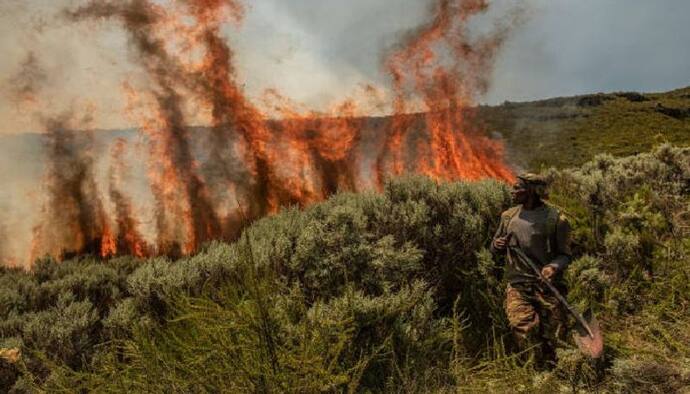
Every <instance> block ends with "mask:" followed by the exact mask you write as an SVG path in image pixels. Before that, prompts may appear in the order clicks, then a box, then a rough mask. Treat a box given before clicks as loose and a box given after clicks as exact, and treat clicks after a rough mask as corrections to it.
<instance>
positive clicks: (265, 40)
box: [0, 0, 690, 133]
mask: <svg viewBox="0 0 690 394" xmlns="http://www.w3.org/2000/svg"><path fill="white" fill-rule="evenodd" d="M80 2H81V1H80V0H0V53H2V56H1V57H0V84H1V85H0V133H7V132H22V131H40V130H39V129H40V124H39V123H37V122H36V117H35V116H34V112H33V110H32V109H31V108H27V107H26V106H19V105H17V104H16V102H15V100H13V99H12V96H13V94H12V93H13V91H12V90H13V89H14V85H15V84H12V83H11V82H12V80H13V78H14V76H15V75H16V74H17V72H18V71H19V70H20V69H21V64H22V63H23V62H24V61H25V60H26V58H27V55H28V53H29V52H30V51H33V52H34V53H35V55H36V59H37V62H38V63H39V64H40V65H41V66H42V67H43V68H44V70H45V74H46V75H45V78H44V83H43V85H42V88H41V89H42V90H41V95H40V96H41V104H40V107H41V111H42V112H44V113H51V112H52V113H59V112H61V111H65V110H68V109H73V108H74V107H81V106H85V105H89V106H95V108H97V111H96V112H97V113H98V117H97V119H96V120H95V122H96V125H97V126H99V127H103V128H108V127H123V126H126V125H127V122H126V120H124V119H123V118H122V115H121V113H122V106H123V100H122V92H121V88H120V86H121V82H122V81H123V80H125V79H128V78H133V77H132V75H133V74H132V72H133V69H134V68H133V67H132V65H131V64H130V63H129V60H128V56H127V51H126V40H125V38H124V35H123V34H122V33H121V32H120V31H119V29H118V27H117V26H116V25H115V24H112V23H111V24H108V23H105V24H101V26H102V27H100V28H98V29H94V26H93V25H92V26H87V25H85V24H82V25H67V24H65V23H64V22H62V21H61V20H60V19H59V18H56V17H55V14H56V13H57V12H58V11H59V10H60V9H62V8H64V7H66V6H69V5H74V4H79V3H80ZM427 3H428V1H426V0H375V1H374V0H347V1H344V0H253V1H247V4H249V7H248V13H247V17H246V20H245V22H244V24H243V26H242V27H241V28H240V29H236V28H233V27H228V28H227V29H226V34H227V36H228V39H229V40H230V41H231V42H232V45H233V47H234V48H235V49H236V51H237V67H238V70H239V73H240V77H241V79H242V80H243V81H245V82H246V89H247V91H248V93H249V94H250V95H252V96H256V95H259V94H260V92H262V91H263V90H264V89H266V88H277V90H279V91H280V92H282V93H283V94H284V95H286V96H288V97H290V98H292V99H294V100H296V101H299V102H303V103H306V104H307V105H309V106H312V107H317V108H318V107H324V106H326V105H327V103H329V102H333V101H336V100H338V99H342V98H343V97H345V96H347V95H356V93H357V91H358V89H359V88H360V86H361V85H362V84H365V83H372V84H375V85H380V86H385V83H386V78H385V75H384V74H383V73H382V72H381V67H380V64H381V59H382V56H383V54H384V53H385V50H386V48H390V46H391V45H392V44H393V43H395V42H396V39H397V38H398V37H399V36H400V34H401V33H403V32H405V31H406V30H409V29H411V28H414V27H415V26H416V25H418V24H419V23H420V22H422V21H423V20H424V16H425V15H426V10H427ZM515 3H516V2H513V1H508V0H502V1H498V4H497V9H496V12H495V13H496V14H497V15H500V14H501V10H504V9H507V8H510V7H511V6H514V4H515ZM520 4H523V6H524V7H525V10H526V12H525V21H524V23H523V24H522V25H520V26H518V27H517V28H516V29H515V30H514V31H513V34H511V36H510V39H509V40H508V41H507V42H506V43H505V46H504V48H503V49H502V50H501V51H500V53H499V57H498V59H497V63H496V68H495V71H494V74H493V85H492V87H491V89H490V91H489V93H488V94H487V96H486V97H484V98H483V99H482V101H483V102H487V103H499V102H501V101H503V100H532V99H539V98H546V97H552V96H564V95H573V94H580V93H588V92H599V91H613V90H640V91H663V90H669V89H673V88H677V87H681V86H686V85H690V45H689V44H688V43H690V29H688V28H687V23H688V21H687V16H688V15H690V1H688V0H657V1H650V0H527V1H521V2H520ZM488 23H490V18H488V19H487V21H485V24H488ZM480 25H482V23H478V26H479V27H481V26H480Z"/></svg>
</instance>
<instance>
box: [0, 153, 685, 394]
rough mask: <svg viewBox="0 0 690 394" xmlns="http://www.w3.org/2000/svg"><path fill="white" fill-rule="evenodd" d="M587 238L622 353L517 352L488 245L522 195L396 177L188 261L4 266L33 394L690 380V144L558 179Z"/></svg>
mask: <svg viewBox="0 0 690 394" xmlns="http://www.w3.org/2000/svg"><path fill="white" fill-rule="evenodd" d="M546 174H547V176H549V177H550V178H551V179H552V181H553V187H552V190H551V197H550V201H551V203H553V204H554V205H557V206H559V207H560V208H561V209H562V210H563V211H564V212H566V213H567V215H568V217H569V219H570V221H571V222H572V223H573V227H574V239H575V244H576V251H577V256H578V258H577V260H576V261H574V262H573V264H572V265H571V267H570V268H569V269H568V271H567V273H566V277H565V279H566V280H567V282H568V284H569V288H570V292H569V298H570V299H571V300H572V301H573V302H574V303H576V304H578V305H579V306H580V307H591V308H593V309H594V310H595V311H596V314H597V315H598V317H599V319H600V320H601V321H602V324H603V327H604V331H605V333H606V341H607V348H606V357H605V359H603V360H600V361H599V362H592V361H590V360H587V359H585V358H583V357H582V356H581V355H579V353H578V352H577V350H576V349H575V348H574V346H573V345H572V344H564V345H563V349H561V350H560V351H559V362H558V365H557V367H556V368H555V369H553V370H547V371H543V370H541V371H540V370H536V368H535V366H534V365H532V364H529V363H527V364H525V363H524V362H522V361H521V360H520V355H519V354H516V353H514V351H513V349H514V346H513V343H512V338H511V335H510V333H509V331H508V328H507V324H506V321H505V317H504V313H503V309H502V308H503V289H504V287H505V284H504V283H503V282H502V279H501V275H500V272H501V271H500V269H498V265H497V263H496V262H494V259H492V256H491V255H490V253H489V252H488V250H487V246H488V244H489V240H490V238H491V236H492V233H493V231H494V230H495V228H496V226H497V224H498V218H499V214H500V212H501V211H502V210H503V209H505V208H507V207H508V206H509V204H510V202H509V193H508V187H507V185H505V184H502V183H499V182H495V181H483V182H475V183H463V182H459V183H443V184H437V183H435V182H433V181H431V180H428V179H424V178H417V177H413V178H405V179H399V180H395V181H392V182H390V183H389V184H388V185H387V186H386V187H385V190H384V191H383V193H380V194H376V193H363V194H339V195H336V196H334V197H333V198H331V199H329V200H328V201H326V202H324V203H321V204H317V205H314V206H311V207H309V208H307V209H305V210H303V211H300V210H297V209H287V210H285V211H283V212H282V213H280V214H278V215H275V216H273V217H269V218H266V219H263V220H261V221H259V222H257V223H255V224H253V225H252V226H250V227H248V229H247V230H246V231H245V232H244V234H243V235H242V237H241V239H240V240H239V241H237V242H235V243H233V244H223V243H213V244H210V245H207V246H206V247H205V249H204V250H203V251H202V252H200V253H199V254H197V255H195V256H192V257H189V258H184V259H181V260H178V261H168V260H166V259H164V258H157V259H151V260H147V261H137V260H136V259H134V258H130V257H126V258H118V259H113V260H110V261H108V262H105V263H103V262H99V261H97V260H95V259H92V258H81V259H75V260H71V261H67V262H64V263H61V264H57V263H55V262H53V261H50V260H49V259H44V260H40V261H38V262H37V263H36V265H35V266H34V269H33V271H32V272H30V273H27V272H24V271H19V270H15V269H7V268H5V269H3V270H2V272H1V274H0V338H1V339H0V341H2V343H0V347H3V348H19V349H21V353H22V355H21V358H20V360H19V361H18V362H16V363H11V362H9V361H6V360H0V363H2V365H0V387H2V388H3V390H11V391H14V392H41V391H49V392H75V391H84V392H86V391H92V390H94V391H99V392H125V391H127V392H129V391H131V392H154V393H155V392H160V393H163V392H166V393H167V392H245V391H259V392H319V391H348V392H359V391H364V392H367V391H369V392H428V391H438V392H453V391H460V392H484V391H492V392H554V391H563V392H577V391H582V392H591V391H593V390H600V391H603V392H631V391H642V392H660V393H667V392H674V391H680V390H682V389H683V388H687V387H688V386H690V346H688V343H690V313H689V311H690V309H689V308H690V280H689V278H690V213H688V212H689V211H690V209H689V208H690V149H683V148H672V147H670V146H661V147H659V148H657V149H656V150H654V152H653V153H648V154H640V155H637V156H632V157H626V158H614V157H612V156H608V155H604V156H598V157H597V158H596V159H595V160H593V161H591V162H588V163H586V164H584V165H583V166H582V167H580V168H575V169H568V170H549V171H546Z"/></svg>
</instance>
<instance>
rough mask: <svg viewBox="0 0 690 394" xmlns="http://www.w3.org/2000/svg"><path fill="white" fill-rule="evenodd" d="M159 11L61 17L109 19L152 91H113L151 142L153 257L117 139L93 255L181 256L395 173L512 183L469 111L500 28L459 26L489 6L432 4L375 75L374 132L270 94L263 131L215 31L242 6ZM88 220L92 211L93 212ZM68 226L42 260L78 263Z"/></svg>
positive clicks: (225, 2) (204, 1) (354, 111)
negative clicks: (380, 108) (381, 88)
mask: <svg viewBox="0 0 690 394" xmlns="http://www.w3.org/2000/svg"><path fill="white" fill-rule="evenodd" d="M168 3H169V4H166V5H167V6H165V7H164V6H163V5H161V4H160V2H158V1H154V0H130V1H123V2H120V1H118V2H115V1H96V0H92V1H90V2H88V3H87V4H86V5H85V6H83V7H81V8H79V9H77V10H75V11H73V12H70V13H69V16H70V17H71V18H72V19H73V20H82V19H86V18H99V19H100V18H110V19H115V20H117V21H119V22H120V23H121V24H122V25H123V26H124V28H125V30H126V31H127V32H128V34H129V37H130V42H131V43H132V46H133V49H134V50H135V51H134V53H136V55H137V59H138V61H139V63H140V64H141V65H142V67H143V69H144V70H145V71H146V73H147V75H148V77H149V80H150V81H149V82H150V84H149V88H148V89H141V88H139V89H137V88H134V87H133V86H132V85H130V84H125V86H124V90H125V94H126V96H127V100H128V103H129V105H128V110H127V116H128V117H129V118H130V119H134V120H135V121H136V122H137V123H138V124H139V126H140V129H141V131H142V132H143V133H144V134H145V135H146V136H147V137H148V141H149V143H150V145H149V163H148V172H149V179H150V184H151V189H152V191H153V194H154V200H155V209H154V211H155V221H156V230H157V234H156V237H157V239H156V241H155V246H149V245H148V244H147V243H146V242H145V241H144V240H143V238H142V237H141V235H140V233H139V231H138V224H139V223H138V221H137V220H136V219H135V218H134V217H133V210H132V208H131V201H130V200H129V198H127V197H126V196H125V195H124V194H123V192H122V191H123V190H124V187H123V185H122V184H121V182H120V179H119V178H120V176H121V175H122V174H123V173H125V172H126V166H125V165H124V162H123V151H124V142H123V141H118V142H117V143H116V145H115V147H114V148H113V152H112V158H113V168H111V177H110V198H111V201H112V202H113V203H114V206H115V217H114V218H109V217H108V215H105V214H104V215H102V216H99V218H100V219H99V221H100V222H102V223H101V224H99V226H96V227H98V228H99V229H100V230H99V231H100V237H99V244H100V249H99V253H100V255H101V256H102V257H110V256H115V255H119V254H125V253H128V254H134V255H136V256H148V255H151V254H156V253H160V254H168V255H180V254H183V255H186V254H190V253H193V252H195V251H196V250H198V248H199V247H200V245H201V244H202V243H204V242H206V241H209V240H213V239H232V238H234V237H236V236H237V235H238V234H239V231H240V229H241V228H242V226H243V225H245V224H246V221H247V219H248V220H252V219H256V218H258V217H261V216H264V215H266V214H269V213H272V212H276V211H277V210H278V209H279V208H280V207H281V206H284V205H290V204H298V205H302V206H303V205H307V204H311V203H314V202H317V201H320V200H323V199H325V198H327V197H328V196H330V195H331V194H333V193H336V192H338V191H342V190H348V191H359V190H362V189H364V188H367V187H371V186H374V187H379V188H380V187H382V185H383V183H384V182H385V181H386V179H388V178H389V177H392V176H398V175H402V174H405V173H419V174H425V175H428V176H430V177H432V178H434V179H437V180H439V181H441V180H459V179H470V180H474V179H480V178H486V177H491V178H498V179H503V180H512V179H513V174H512V171H511V170H510V168H509V167H508V166H507V165H506V164H505V163H504V161H503V147H502V145H501V143H500V142H499V141H494V140H491V139H490V138H488V137H486V136H485V135H483V133H482V130H481V129H480V128H479V127H478V126H477V124H476V122H474V121H473V116H474V110H473V109H472V107H473V106H474V105H475V100H476V97H478V96H479V95H481V94H483V93H485V91H486V89H487V86H488V80H489V76H490V71H491V65H492V64H493V60H494V57H495V54H496V53H497V51H498V49H499V48H500V46H501V43H502V42H503V39H504V38H505V36H506V34H507V31H508V29H507V28H499V29H498V30H496V31H495V32H493V33H491V34H488V35H484V36H479V37H473V36H471V35H470V34H469V31H468V27H467V23H468V21H469V20H471V19H472V18H473V17H475V16H476V15H479V14H482V13H484V12H485V11H486V10H487V9H488V7H489V4H488V1H486V0H437V1H436V7H435V8H434V12H433V14H432V15H431V18H430V20H429V22H428V23H427V24H425V25H424V26H421V27H420V28H419V29H418V30H417V32H416V34H414V35H410V36H409V37H408V38H407V39H406V40H405V41H404V42H402V43H401V45H399V46H398V47H396V48H398V49H396V50H395V51H393V52H392V53H390V54H389V56H388V57H387V58H386V61H385V66H386V70H387V72H388V74H389V75H390V78H391V81H392V93H393V99H392V102H391V103H389V104H390V107H391V108H392V110H393V114H392V116H391V117H389V118H388V119H387V120H383V121H378V120H377V121H374V120H370V119H367V118H365V117H362V116H361V115H360V114H358V110H359V108H360V105H359V104H360V103H357V102H356V101H355V100H353V99H347V98H346V99H344V100H342V101H341V103H340V104H338V105H336V106H334V108H333V109H332V110H331V111H326V112H317V111H311V110H308V109H305V108H303V107H302V106H300V105H297V104H295V103H292V102H290V101H289V100H287V99H285V98H283V97H282V96H281V95H280V94H279V93H278V92H275V91H272V90H271V91H269V92H268V93H267V94H266V97H264V101H265V104H266V107H267V108H271V112H272V113H276V114H277V115H278V116H279V117H280V118H281V120H268V115H267V114H266V112H264V111H262V110H261V109H259V107H257V106H256V105H254V104H253V103H252V102H251V101H250V100H249V99H248V98H247V97H246V96H245V94H244V92H243V88H242V83H241V81H238V80H237V77H236V72H235V69H234V66H233V63H234V58H235V56H236V55H235V53H234V52H233V50H232V48H230V47H229V46H228V44H227V42H226V40H224V39H223V37H222V34H221V27H222V26H223V25H224V24H225V23H240V22H241V21H242V19H243V17H244V12H245V10H244V7H243V5H242V3H241V2H240V1H239V0H170V1H169V2H168ZM368 91H370V92H371V95H372V99H373V100H378V101H380V100H381V99H380V97H374V96H377V95H378V93H377V92H376V89H374V88H372V87H369V88H368ZM191 102H194V103H199V105H200V108H198V111H200V112H202V113H208V114H209V115H210V126H211V127H210V136H209V137H208V142H207V144H206V145H205V146H204V154H203V157H204V161H203V162H201V163H200V162H197V160H198V158H197V157H196V156H195V154H194V150H193V148H192V145H193V144H192V143H193V141H194V140H196V139H198V138H197V136H198V134H196V131H195V130H194V129H192V128H190V127H188V124H189V120H188V113H187V107H188V106H189V104H190V103H191ZM413 112H417V113H413ZM76 197H79V196H78V195H77V196H76ZM94 209H95V211H94V212H102V211H101V210H100V208H99V205H98V204H96V206H95V208H94ZM111 224H113V226H111ZM75 226H76V225H75ZM96 227H94V228H96ZM74 228H75V233H76V234H77V235H76V237H75V238H74V239H71V240H69V245H65V242H66V240H62V241H61V240H53V241H51V242H52V243H54V244H56V245H59V246H60V248H61V249H59V248H57V249H56V248H53V249H51V250H52V251H55V250H58V249H59V250H66V249H65V247H66V246H69V247H78V248H79V249H80V250H82V251H85V252H88V250H89V246H88V245H89V243H90V242H92V241H90V240H89V237H90V233H88V232H84V231H83V230H81V229H80V228H79V227H78V226H76V227H74ZM89 231H91V230H89ZM36 234H37V235H36V237H35V240H36V242H37V246H36V248H35V250H39V249H41V248H39V246H38V244H40V243H41V242H43V241H41V240H45V239H46V237H47V238H50V237H51V235H50V234H49V231H47V230H46V229H45V228H41V229H37V231H36ZM43 249H45V248H43Z"/></svg>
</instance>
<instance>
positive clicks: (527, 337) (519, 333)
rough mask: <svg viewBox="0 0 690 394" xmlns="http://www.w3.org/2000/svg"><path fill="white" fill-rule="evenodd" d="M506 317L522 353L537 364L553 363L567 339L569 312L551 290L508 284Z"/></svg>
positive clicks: (528, 285)
mask: <svg viewBox="0 0 690 394" xmlns="http://www.w3.org/2000/svg"><path fill="white" fill-rule="evenodd" d="M505 308H506V315H507V316H508V322H509V323H510V327H511V329H512V331H513V334H514V335H515V338H516V340H517V343H518V346H519V347H520V350H522V351H525V352H526V357H527V358H531V359H533V360H534V361H536V362H546V361H554V360H555V357H556V353H555V352H556V346H557V344H558V342H559V341H563V340H564V339H565V334H566V328H567V321H568V320H567V317H568V316H567V313H566V311H565V308H564V307H563V306H562V305H561V304H560V303H559V302H558V300H557V299H556V297H554V296H553V295H552V294H550V292H549V290H548V289H542V288H541V286H539V285H537V284H521V285H508V289H507V291H506V304H505Z"/></svg>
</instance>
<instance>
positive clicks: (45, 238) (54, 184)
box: [32, 114, 106, 257]
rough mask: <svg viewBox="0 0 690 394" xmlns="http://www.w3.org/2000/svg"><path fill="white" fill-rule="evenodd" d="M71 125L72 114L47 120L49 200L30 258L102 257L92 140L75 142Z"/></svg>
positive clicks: (102, 223)
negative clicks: (77, 255)
mask: <svg viewBox="0 0 690 394" xmlns="http://www.w3.org/2000/svg"><path fill="white" fill-rule="evenodd" d="M71 121H72V115H71V114H66V115H63V116H62V117H60V118H54V119H46V120H45V128H46V130H47V135H46V140H45V143H46V146H45V149H46V152H47V156H48V165H47V169H46V179H45V180H44V183H45V192H46V197H47V199H46V202H45V205H44V207H43V211H42V223H41V224H40V225H38V226H37V227H36V228H35V230H34V247H33V250H32V256H33V257H39V256H42V255H45V254H50V255H53V256H58V257H65V256H71V255H75V254H81V253H88V254H94V255H100V253H101V241H102V237H103V234H104V229H105V226H106V223H105V220H106V219H105V212H104V210H103V205H102V202H101V199H100V196H99V193H98V190H97V187H96V182H95V178H94V172H93V164H94V161H93V156H92V154H91V153H92V136H91V134H90V133H89V132H80V137H81V138H79V137H78V136H77V135H76V133H75V132H74V131H73V129H72V128H70V122H71ZM82 124H83V123H82Z"/></svg>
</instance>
